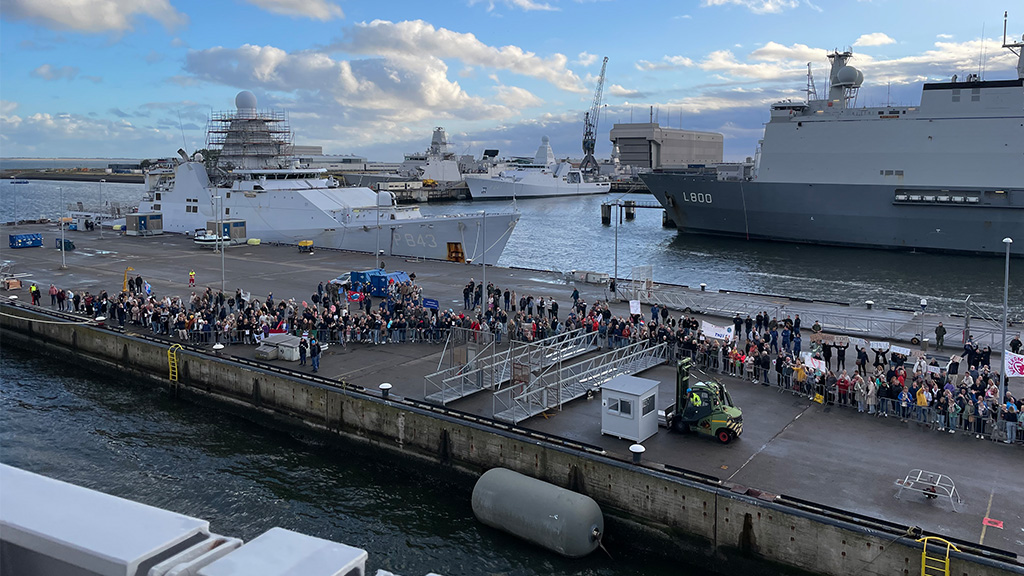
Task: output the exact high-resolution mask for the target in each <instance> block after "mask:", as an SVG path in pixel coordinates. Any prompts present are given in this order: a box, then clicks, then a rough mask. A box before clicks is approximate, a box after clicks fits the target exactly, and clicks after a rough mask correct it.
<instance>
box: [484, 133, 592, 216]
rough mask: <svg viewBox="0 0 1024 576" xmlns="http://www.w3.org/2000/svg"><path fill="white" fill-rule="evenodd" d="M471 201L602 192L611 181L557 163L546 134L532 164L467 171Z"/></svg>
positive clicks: (565, 164) (566, 164) (568, 165)
mask: <svg viewBox="0 0 1024 576" xmlns="http://www.w3.org/2000/svg"><path fill="white" fill-rule="evenodd" d="M466 185H468V186H469V194H470V196H472V197H473V199H474V200H507V199H522V198H540V197H548V196H581V195H584V194H605V193H607V192H608V191H609V190H611V183H610V182H587V181H586V180H585V179H584V178H583V173H582V172H580V171H579V170H578V169H576V168H573V167H572V165H571V164H569V163H568V162H556V161H555V154H554V152H552V150H551V144H550V143H549V140H548V137H547V136H544V137H543V138H542V139H541V143H540V147H539V148H537V155H536V156H535V157H534V163H533V164H523V165H519V166H515V167H512V168H506V169H504V170H501V171H499V172H498V173H497V174H467V175H466Z"/></svg>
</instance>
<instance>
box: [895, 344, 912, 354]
mask: <svg viewBox="0 0 1024 576" xmlns="http://www.w3.org/2000/svg"><path fill="white" fill-rule="evenodd" d="M892 353H893V354H902V355H904V356H910V348H904V347H903V346H893V347H892Z"/></svg>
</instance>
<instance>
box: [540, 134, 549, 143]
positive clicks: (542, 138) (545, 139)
mask: <svg viewBox="0 0 1024 576" xmlns="http://www.w3.org/2000/svg"><path fill="white" fill-rule="evenodd" d="M550 141H551V139H550V138H548V137H547V136H541V138H540V142H541V144H547V143H548V142H550Z"/></svg>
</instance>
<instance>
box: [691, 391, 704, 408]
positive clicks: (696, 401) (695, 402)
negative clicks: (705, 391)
mask: <svg viewBox="0 0 1024 576" xmlns="http://www.w3.org/2000/svg"><path fill="white" fill-rule="evenodd" d="M701 404H702V402H701V400H700V395H699V394H697V393H696V392H692V393H691V394H690V405H691V406H700V405H701Z"/></svg>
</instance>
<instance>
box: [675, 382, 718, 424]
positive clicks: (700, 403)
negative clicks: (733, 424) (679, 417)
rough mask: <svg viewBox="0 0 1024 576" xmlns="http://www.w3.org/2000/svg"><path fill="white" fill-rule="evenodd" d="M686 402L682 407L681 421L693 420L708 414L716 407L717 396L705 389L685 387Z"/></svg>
mask: <svg viewBox="0 0 1024 576" xmlns="http://www.w3.org/2000/svg"><path fill="white" fill-rule="evenodd" d="M685 399H686V404H685V407H684V408H683V421H684V422H695V421H697V420H700V419H701V418H705V417H707V416H710V415H711V413H712V412H714V411H715V409H716V408H717V407H718V404H719V402H718V396H716V395H715V394H711V393H710V392H709V391H708V390H707V389H703V388H701V389H697V390H693V389H687V391H686V397H685Z"/></svg>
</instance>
